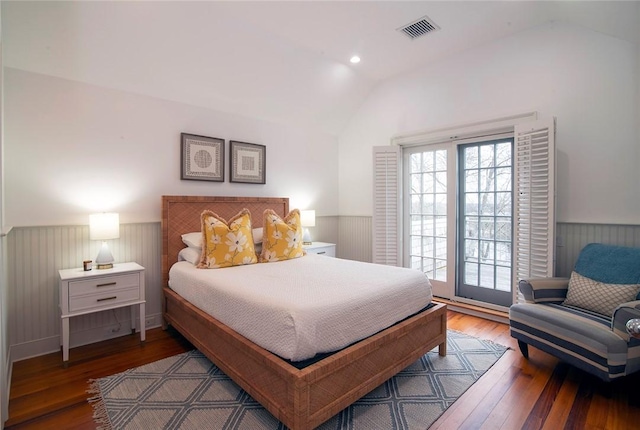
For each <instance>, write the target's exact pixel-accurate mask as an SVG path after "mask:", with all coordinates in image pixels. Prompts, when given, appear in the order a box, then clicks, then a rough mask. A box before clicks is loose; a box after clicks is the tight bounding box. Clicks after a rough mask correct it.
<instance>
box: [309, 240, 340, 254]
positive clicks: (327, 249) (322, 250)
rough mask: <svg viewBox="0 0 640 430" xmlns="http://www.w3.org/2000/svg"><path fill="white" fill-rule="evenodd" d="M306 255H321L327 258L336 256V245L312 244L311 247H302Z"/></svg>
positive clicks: (325, 243)
mask: <svg viewBox="0 0 640 430" xmlns="http://www.w3.org/2000/svg"><path fill="white" fill-rule="evenodd" d="M303 248H304V250H305V251H307V254H321V255H325V256H327V257H335V256H336V244H335V243H327V242H313V243H312V244H311V245H303Z"/></svg>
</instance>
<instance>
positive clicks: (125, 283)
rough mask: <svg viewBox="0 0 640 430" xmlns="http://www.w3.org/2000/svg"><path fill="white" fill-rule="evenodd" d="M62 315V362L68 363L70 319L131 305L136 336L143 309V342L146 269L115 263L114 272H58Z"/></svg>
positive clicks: (75, 270)
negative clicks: (138, 316)
mask: <svg viewBox="0 0 640 430" xmlns="http://www.w3.org/2000/svg"><path fill="white" fill-rule="evenodd" d="M58 274H59V276H60V311H61V313H62V315H61V319H62V333H61V335H62V361H63V363H64V364H65V365H66V362H67V361H68V360H69V318H71V317H75V316H79V315H85V314H90V313H93V312H98V311H105V310H109V309H116V308H121V307H124V306H131V331H132V332H133V333H135V308H134V305H139V307H140V341H141V342H144V340H145V331H144V329H145V309H144V307H145V299H144V267H142V266H141V265H139V264H138V263H120V264H114V265H113V269H102V270H98V269H93V270H89V271H86V272H85V271H84V270H83V269H82V268H78V269H65V270H59V271H58Z"/></svg>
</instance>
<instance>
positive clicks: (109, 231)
mask: <svg viewBox="0 0 640 430" xmlns="http://www.w3.org/2000/svg"><path fill="white" fill-rule="evenodd" d="M119 237H120V215H118V214H117V213H113V212H112V213H99V214H91V215H89V238H90V239H91V240H108V239H117V238H119Z"/></svg>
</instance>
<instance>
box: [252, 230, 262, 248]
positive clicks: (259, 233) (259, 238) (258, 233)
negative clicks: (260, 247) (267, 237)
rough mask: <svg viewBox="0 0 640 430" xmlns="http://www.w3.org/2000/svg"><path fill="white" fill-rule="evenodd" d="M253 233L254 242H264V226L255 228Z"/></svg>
mask: <svg viewBox="0 0 640 430" xmlns="http://www.w3.org/2000/svg"><path fill="white" fill-rule="evenodd" d="M251 234H252V235H253V243H254V244H258V243H262V227H259V228H254V229H253V230H252V231H251Z"/></svg>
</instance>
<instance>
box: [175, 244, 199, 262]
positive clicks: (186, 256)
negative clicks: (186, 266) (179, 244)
mask: <svg viewBox="0 0 640 430" xmlns="http://www.w3.org/2000/svg"><path fill="white" fill-rule="evenodd" d="M201 252H202V251H201V250H200V248H194V247H189V248H182V249H181V250H180V252H179V253H178V261H188V262H189V263H191V264H193V265H196V264H198V262H199V261H200V254H201Z"/></svg>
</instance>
